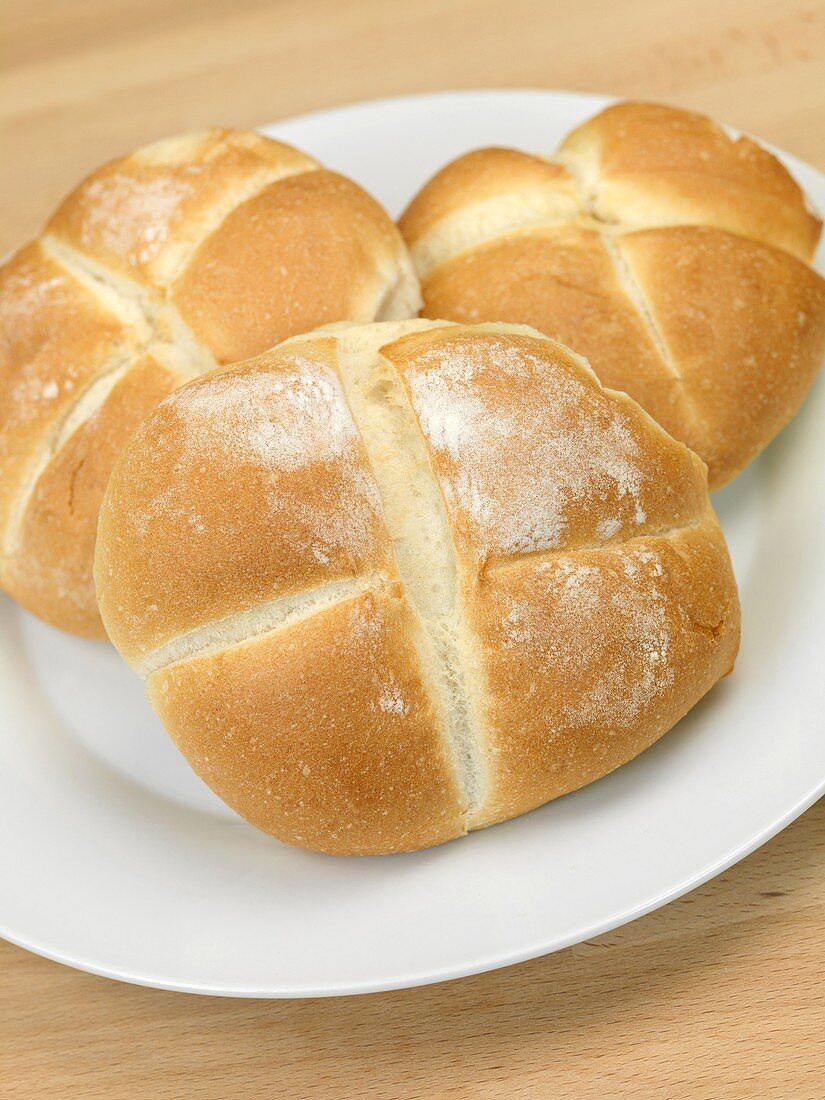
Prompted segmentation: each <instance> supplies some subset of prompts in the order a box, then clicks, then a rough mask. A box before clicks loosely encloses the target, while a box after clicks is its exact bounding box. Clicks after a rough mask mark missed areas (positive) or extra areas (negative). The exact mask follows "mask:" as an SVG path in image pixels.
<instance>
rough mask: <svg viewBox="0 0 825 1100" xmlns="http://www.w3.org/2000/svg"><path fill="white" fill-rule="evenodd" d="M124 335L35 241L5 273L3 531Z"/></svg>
mask: <svg viewBox="0 0 825 1100" xmlns="http://www.w3.org/2000/svg"><path fill="white" fill-rule="evenodd" d="M123 341H124V332H123V329H122V326H121V325H120V324H119V322H118V321H117V319H116V318H115V317H113V316H112V315H111V314H110V313H108V312H107V311H106V310H105V309H103V308H102V307H101V305H100V303H99V302H98V301H97V300H96V299H95V298H94V297H93V296H92V295H91V294H89V293H88V292H87V291H86V290H85V288H84V287H82V286H81V285H80V284H79V283H78V282H77V281H76V280H75V279H73V278H72V276H71V275H70V274H69V273H68V272H67V271H66V270H65V269H64V268H62V267H61V266H60V265H59V264H57V263H56V262H54V261H53V260H51V259H50V258H49V257H48V256H47V255H46V254H45V253H44V251H43V249H42V248H41V246H40V244H39V243H38V242H33V243H32V244H30V245H27V246H26V247H25V248H24V249H22V250H21V251H20V252H18V253H17V254H16V255H15V256H14V257H12V259H10V260H9V261H8V262H7V263H6V264H4V265H3V267H2V268H0V394H2V400H0V471H2V476H0V532H2V533H3V534H4V535H5V534H6V532H7V527H8V524H9V523H10V522H11V514H12V512H13V511H14V508H15V502H16V496H17V487H18V485H19V483H20V482H21V481H22V480H24V479H25V478H26V477H27V474H28V472H29V471H30V470H31V468H32V465H33V463H34V462H35V460H36V458H37V456H38V455H39V453H40V452H41V451H42V450H43V448H44V447H46V448H48V444H49V440H50V437H51V436H52V435H53V433H55V432H56V431H58V430H59V428H60V425H61V424H62V422H63V420H64V419H65V417H66V416H67V415H68V414H69V413H70V412H71V409H72V407H73V406H74V404H75V403H76V401H77V399H78V397H79V395H81V394H82V393H83V392H84V391H85V390H86V389H87V387H88V386H89V385H90V384H91V383H92V382H94V380H95V378H97V377H98V376H99V375H100V374H102V373H105V372H106V370H107V369H109V368H110V366H111V365H112V363H113V362H114V361H116V359H117V357H118V355H119V353H120V352H121V350H122V347H123Z"/></svg>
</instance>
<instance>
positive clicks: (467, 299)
mask: <svg viewBox="0 0 825 1100" xmlns="http://www.w3.org/2000/svg"><path fill="white" fill-rule="evenodd" d="M423 291H424V309H423V313H424V315H425V316H427V317H443V318H445V319H447V320H450V321H459V322H462V323H464V324H473V323H476V322H478V321H506V322H508V323H510V324H525V325H531V326H532V327H533V328H537V329H538V330H539V332H544V333H547V335H548V336H552V337H553V338H554V339H556V340H560V341H561V342H562V343H564V344H567V345H568V346H569V347H571V348H573V349H574V350H575V351H577V352H578V353H579V354H581V355H583V356H585V358H586V359H587V360H588V361H589V362H590V364H591V366H592V367H593V369H594V370H595V371H596V373H597V374H598V376H599V378H600V380H601V381H602V383H603V384H604V385H605V386H609V387H610V389H614V390H621V391H622V392H624V393H627V394H629V395H630V396H631V397H632V398H634V400H636V401H638V402H639V404H640V405H642V407H643V408H645V409H647V411H648V412H649V413H650V414H651V416H653V417H654V418H655V419H656V420H658V422H659V423H660V424H661V425H662V426H663V427H664V428H666V429H667V431H669V432H670V433H671V435H673V436H675V437H676V438H677V439H681V440H683V441H684V442H686V443H687V444H688V445H689V446H691V447H692V448H693V449H694V450H697V451H699V453H700V454H701V453H702V450H701V446H702V435H701V427H700V425H699V424H697V422H696V417H695V414H694V412H693V409H692V408H691V406H690V403H689V401H688V400H687V398H686V395H685V392H684V386H683V385H682V384H681V382H680V380H679V378H678V377H677V376H676V375H675V374H674V372H673V371H672V370H671V369H669V368H668V366H667V364H666V363H665V362H664V361H663V359H662V356H661V354H660V352H659V351H658V349H657V347H656V345H655V343H654V341H653V338H652V336H651V334H650V331H649V329H648V328H647V326H646V325H645V323H644V321H643V319H642V318H641V317H640V315H639V313H638V310H637V309H636V308H635V306H634V304H633V303H632V302H631V301H630V299H629V298H628V296H627V294H626V293H625V290H624V288H623V287H622V285H621V283H620V281H619V277H618V274H617V272H616V268H615V265H614V263H613V261H612V259H611V257H610V254H609V253H608V251H607V249H606V247H605V245H604V243H603V241H602V237H601V235H600V234H599V232H598V231H596V230H595V229H592V228H590V227H588V226H586V225H581V224H575V225H574V224H570V225H564V226H560V227H558V228H555V229H535V230H529V231H524V232H520V233H513V234H508V235H507V236H505V237H499V238H497V239H496V240H493V241H490V242H489V243H488V244H485V245H482V246H481V247H479V248H476V249H473V250H471V251H468V252H464V253H462V254H460V255H458V256H456V257H454V258H453V259H452V260H448V261H447V262H446V263H443V264H441V265H440V266H439V267H437V268H436V269H435V271H434V272H433V273H432V275H431V276H430V277H429V278H428V279H426V280H425V281H424V285H423Z"/></svg>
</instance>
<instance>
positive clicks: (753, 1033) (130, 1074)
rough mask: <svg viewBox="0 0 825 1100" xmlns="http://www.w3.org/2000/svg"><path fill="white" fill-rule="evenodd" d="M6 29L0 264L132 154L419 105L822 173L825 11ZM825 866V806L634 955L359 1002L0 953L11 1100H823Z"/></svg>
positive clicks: (645, 927) (628, 942)
mask: <svg viewBox="0 0 825 1100" xmlns="http://www.w3.org/2000/svg"><path fill="white" fill-rule="evenodd" d="M0 25H2V35H3V60H2V73H1V74H0V126H2V145H1V146H0V195H2V204H3V205H2V224H0V254H2V253H3V252H4V251H6V250H7V249H9V248H11V247H13V246H15V245H17V244H19V243H21V241H22V240H23V239H24V238H25V237H26V236H27V235H28V234H30V233H31V232H33V231H34V230H35V229H36V228H37V227H38V225H39V224H40V222H41V221H42V219H43V218H44V217H45V215H46V214H47V213H48V211H49V208H50V207H51V206H52V205H53V204H54V203H55V202H56V201H57V199H58V198H59V197H60V196H61V195H62V193H63V192H64V191H65V190H66V189H67V188H68V187H69V186H71V185H72V183H74V182H75V181H76V180H77V179H78V178H79V177H80V176H82V175H83V174H84V173H85V172H86V171H88V170H89V169H91V168H93V167H94V166H95V165H96V164H97V163H98V162H100V161H101V160H104V159H106V158H108V157H111V156H113V155H115V154H117V153H120V152H123V151H125V150H127V149H128V148H129V147H131V146H133V145H136V144H138V143H140V142H144V141H147V140H149V139H151V138H155V137H159V136H161V135H163V134H167V133H171V132H174V131H176V130H181V129H188V128H193V127H199V126H205V125H210V124H215V123H224V124H229V125H236V126H252V125H255V124H258V123H263V122H268V121H271V120H274V119H276V118H279V117H282V116H286V115H290V114H295V113H298V112H300V111H304V110H309V109H312V108H316V107H323V106H329V105H332V104H336V103H341V102H345V101H348V100H355V99H363V98H369V97H372V96H381V95H391V94H396V93H404V92H411V91H425V90H434V89H442V88H458V87H483V86H495V85H498V86H524V87H549V88H553V87H557V88H575V89H582V90H590V91H599V92H609V93H614V94H619V95H628V96H646V97H648V98H659V99H664V100H667V101H669V102H671V103H676V104H683V105H685V106H689V107H695V108H699V109H702V110H705V111H708V112H710V113H712V114H715V115H716V116H717V117H719V118H720V119H723V120H725V121H726V122H729V123H731V124H733V125H736V126H739V127H742V128H744V129H747V130H749V131H751V132H753V133H755V134H758V135H761V136H762V137H764V138H766V139H768V140H770V141H774V142H776V143H777V144H779V145H781V146H783V147H785V148H786V149H789V150H791V151H793V152H795V153H797V154H798V155H800V156H802V157H804V158H806V159H807V160H809V161H811V162H812V163H813V164H815V165H817V166H818V167H820V168H823V169H825V65H823V58H825V6H823V4H822V3H821V2H809V3H796V2H794V0H628V2H625V3H620V2H619V0H603V2H598V0H573V2H571V3H561V2H560V3H552V2H545V0H532V2H531V0H504V2H486V0H443V2H435V0H415V2H413V0H405V2H403V3H401V2H399V0H281V2H274V3H273V2H269V3H256V2H251V0H218V2H201V3H195V2H191V0H127V2H123V0H121V2H118V0H74V2H73V0H64V2H51V3H46V2H43V0H0ZM13 842H14V840H13V838H12V837H3V838H2V843H13ZM824 856H825V803H820V805H818V806H817V807H815V808H814V809H812V810H810V811H809V812H808V813H807V814H806V815H805V816H804V817H803V818H802V819H801V820H800V821H799V822H797V823H796V824H794V825H793V826H792V827H791V828H789V829H788V830H787V831H786V832H785V833H784V834H782V835H781V836H780V837H778V838H777V839H775V840H773V841H772V842H771V843H770V844H768V845H767V846H766V847H765V848H764V849H762V851H760V852H757V853H756V854H755V855H753V856H751V857H750V858H749V859H748V860H746V861H745V862H744V863H743V864H741V865H740V866H739V867H737V868H734V869H733V870H731V871H730V872H728V873H727V874H725V875H722V876H721V877H720V878H718V879H716V880H715V881H714V882H712V883H710V884H709V885H707V886H705V887H703V888H702V889H701V890H698V891H696V892H694V893H693V894H691V895H689V896H688V897H686V898H684V899H682V900H681V901H679V902H676V903H674V904H673V905H670V906H668V907H667V908H666V909H664V910H661V911H660V912H658V913H654V914H652V915H651V916H649V917H646V918H644V919H643V920H640V921H637V922H636V923H635V924H632V925H630V926H628V927H627V928H624V929H621V930H619V931H617V932H614V933H611V934H610V935H606V936H602V937H600V938H599V939H597V940H594V941H593V942H591V943H585V944H582V945H580V946H578V947H575V948H571V949H570V950H568V951H564V952H561V953H560V954H558V955H555V956H551V957H549V958H546V959H541V960H537V961H535V962H531V963H525V964H523V965H521V966H517V967H512V968H510V969H508V970H505V971H500V972H498V973H495V974H487V975H481V976H479V977H476V978H468V979H465V980H463V981H459V982H454V983H449V984H445V985H440V986H435V987H432V988H429V989H418V990H407V991H402V992H398V993H387V994H377V995H374V996H369V997H361V998H353V999H339V1000H333V1001H303V1002H283V1003H277V1002H263V1001H257V1002H255V1001H252V1002H241V1001H235V1002H232V1001H224V1000H220V999H214V998H197V997H187V996H184V995H181V994H171V993H164V992H159V991H156V990H144V989H137V988H132V987H129V986H126V985H119V984H117V983H114V982H107V981H105V980H103V979H100V978H94V977H91V976H88V975H84V974H79V973H75V972H74V971H71V970H68V969H66V968H64V967H61V966H58V965H56V964H54V963H51V962H47V961H45V960H43V959H39V958H36V957H34V956H32V955H28V954H26V953H25V952H23V951H20V950H18V949H17V948H14V947H11V946H9V945H6V944H2V943H0V966H2V970H0V1096H3V1097H4V1098H5V1097H14V1098H18V1097H21V1098H22V1097H25V1098H26V1100H28V1098H30V1097H46V1096H48V1097H60V1098H61V1100H72V1098H75V1097H78V1098H79V1097H129V1098H135V1100H141V1098H144V1097H145V1098H149V1097H151V1098H153V1100H154V1098H165V1097H187V1098H188V1097H192V1098H194V1100H211V1098H215V1100H218V1098H223V1097H233V1098H234V1097H246V1096H250V1097H252V1096H254V1097H259V1096H260V1097H270V1096H272V1097H289V1098H293V1097H294V1098H302V1097H316V1096H318V1097H351V1096H357V1095H361V1096H364V1097H370V1098H371V1097H387V1098H395V1097H410V1098H414V1097H421V1098H424V1097H427V1098H430V1097H456V1098H460V1097H471V1098H474V1100H475V1098H484V1097H500V1096H506V1097H508V1098H514V1100H518V1098H524V1097H529V1098H533V1097H539V1098H545V1097H547V1098H550V1097H553V1098H555V1097H576V1098H578V1097H585V1098H587V1097H599V1098H600V1100H601V1098H603V1097H613V1096H641V1097H657V1098H658V1097H661V1098H665V1097H667V1098H671V1097H680V1098H681V1097H714V1098H715V1097H726V1098H727V1097H736V1098H739V1097H755V1098H760V1100H761V1098H763V1097H777V1098H782V1100H790V1098H793V1100H797V1098H809V1097H823V1096H825V1078H823V1074H822V1065H823V1061H824V1060H825V994H823V974H825V946H824V944H825V875H823V870H822V865H823V857H824Z"/></svg>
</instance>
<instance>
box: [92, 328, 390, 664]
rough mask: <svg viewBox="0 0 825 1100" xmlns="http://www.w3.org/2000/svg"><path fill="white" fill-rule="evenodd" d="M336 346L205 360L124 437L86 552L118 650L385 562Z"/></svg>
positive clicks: (132, 654)
mask: <svg viewBox="0 0 825 1100" xmlns="http://www.w3.org/2000/svg"><path fill="white" fill-rule="evenodd" d="M334 347H335V345H334V341H332V340H331V339H324V338H321V339H317V338H316V339H314V340H311V341H308V342H307V344H306V346H304V345H303V344H302V343H301V342H296V341H292V342H290V344H289V345H288V347H287V348H284V349H274V350H273V351H271V352H267V353H266V354H264V355H262V356H259V357H258V358H257V359H252V360H248V361H247V362H245V363H240V364H234V365H233V366H230V367H227V368H224V369H223V370H221V371H213V372H211V373H210V374H208V375H205V376H204V377H202V378H198V379H196V380H195V381H193V382H190V383H189V384H188V385H186V386H184V387H182V388H181V389H179V390H178V391H177V392H176V393H175V394H173V395H172V396H171V397H170V398H169V399H168V400H166V401H164V402H163V403H162V404H161V405H159V406H158V408H157V409H155V411H154V412H153V414H152V415H151V416H150V417H148V418H147V419H146V420H145V421H144V422H143V424H142V425H141V426H140V428H139V430H138V431H137V432H136V433H135V435H134V436H133V437H132V439H131V440H130V442H129V444H128V446H127V447H126V449H125V450H124V452H123V454H122V456H121V458H120V460H119V461H118V463H117V465H116V466H115V470H114V473H113V475H112V480H111V484H110V489H109V492H108V494H107V497H106V501H105V504H104V506H103V509H102V511H101V514H100V528H99V543H100V549H99V551H98V555H97V562H96V573H97V578H98V598H99V600H100V606H101V611H102V613H103V616H104V620H105V622H106V624H107V628H108V632H109V636H110V637H111V639H112V641H113V642H114V644H115V645H116V646H117V647H118V649H120V651H121V652H122V653H123V654H124V656H125V657H126V659H127V660H130V661H133V662H134V661H138V660H142V659H143V658H145V656H146V655H147V654H149V653H151V652H152V651H153V650H155V649H157V648H158V647H160V646H161V645H163V644H165V643H166V642H168V641H169V639H170V638H172V637H175V636H178V635H181V634H184V633H186V632H187V631H190V630H193V629H195V628H196V627H199V626H201V625H203V624H204V623H208V622H211V621H214V620H215V619H220V618H222V617H224V616H227V615H230V614H233V613H236V612H238V611H242V610H244V609H245V608H248V607H251V606H254V605H255V604H258V603H260V602H261V601H264V600H274V599H277V598H279V597H282V596H285V595H288V594H290V593H294V592H302V591H304V590H306V589H311V588H313V587H315V586H318V585H322V584H327V583H329V582H331V581H338V580H341V579H343V578H353V577H359V576H361V575H362V574H364V573H370V572H372V571H374V570H375V571H377V570H380V569H382V568H386V566H387V564H388V563H389V561H390V549H389V543H388V540H387V537H386V532H385V530H384V527H383V523H382V520H381V516H380V504H379V501H378V497H377V493H376V490H375V486H374V483H373V481H372V477H371V474H370V472H369V468H368V466H367V462H366V457H365V455H364V452H363V446H362V445H361V442H360V439H359V437H358V433H357V431H356V429H355V426H354V424H353V422H352V419H351V417H350V414H349V410H348V408H347V406H346V403H345V401H344V397H343V394H342V392H341V388H340V384H339V383H338V380H337V376H336V373H335V363H336V360H335V355H334ZM109 577H114V578H120V581H119V582H118V583H109V581H108V578H109ZM123 578H128V582H127V583H124V582H123Z"/></svg>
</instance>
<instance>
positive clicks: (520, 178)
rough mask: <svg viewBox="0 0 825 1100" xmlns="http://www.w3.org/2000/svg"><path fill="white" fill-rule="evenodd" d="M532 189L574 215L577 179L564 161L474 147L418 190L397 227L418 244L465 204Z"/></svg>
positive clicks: (410, 242)
mask: <svg viewBox="0 0 825 1100" xmlns="http://www.w3.org/2000/svg"><path fill="white" fill-rule="evenodd" d="M531 193H540V194H544V195H547V196H548V197H551V198H552V199H553V200H554V201H555V202H556V203H557V204H558V209H559V212H560V213H561V212H562V211H567V214H568V216H569V217H575V216H576V214H577V213H578V201H577V196H576V188H575V185H574V183H573V178H572V176H571V175H570V173H569V172H568V171H567V169H566V168H564V167H563V166H562V165H561V164H554V163H552V162H551V161H548V160H544V159H542V158H541V157H536V156H532V155H531V154H529V153H522V152H519V151H518V150H517V149H499V148H489V149H474V150H473V151H472V152H471V153H466V154H465V155H464V156H462V157H458V158H457V159H456V160H454V161H451V162H450V164H448V165H447V166H446V167H445V168H443V169H442V170H441V171H440V172H439V173H438V174H437V175H436V176H434V177H433V179H432V180H431V181H430V183H429V184H427V186H426V187H425V188H423V189H422V190H421V191H419V193H418V195H416V197H415V198H414V199H413V200H412V202H411V203H410V205H409V206H408V207H407V209H406V210H405V211H404V213H403V214H402V215H401V218H400V219H399V222H398V226H399V228H400V230H401V232H402V233H403V235H404V239H405V240H406V241H407V242H408V244H410V246H414V245H415V244H417V243H418V241H419V240H420V239H421V238H422V237H423V236H424V235H425V234H426V233H428V232H429V231H430V230H431V229H432V228H433V227H434V226H436V225H437V224H438V223H439V222H441V221H442V220H443V219H444V218H446V217H448V216H449V215H450V214H454V213H455V212H456V211H458V210H463V209H464V207H466V206H469V205H472V204H474V203H483V202H486V201H488V200H489V199H495V198H500V197H501V196H505V195H511V194H517V195H519V196H520V197H521V198H522V200H524V199H526V198H527V197H528V196H529V195H530V194H531Z"/></svg>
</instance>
